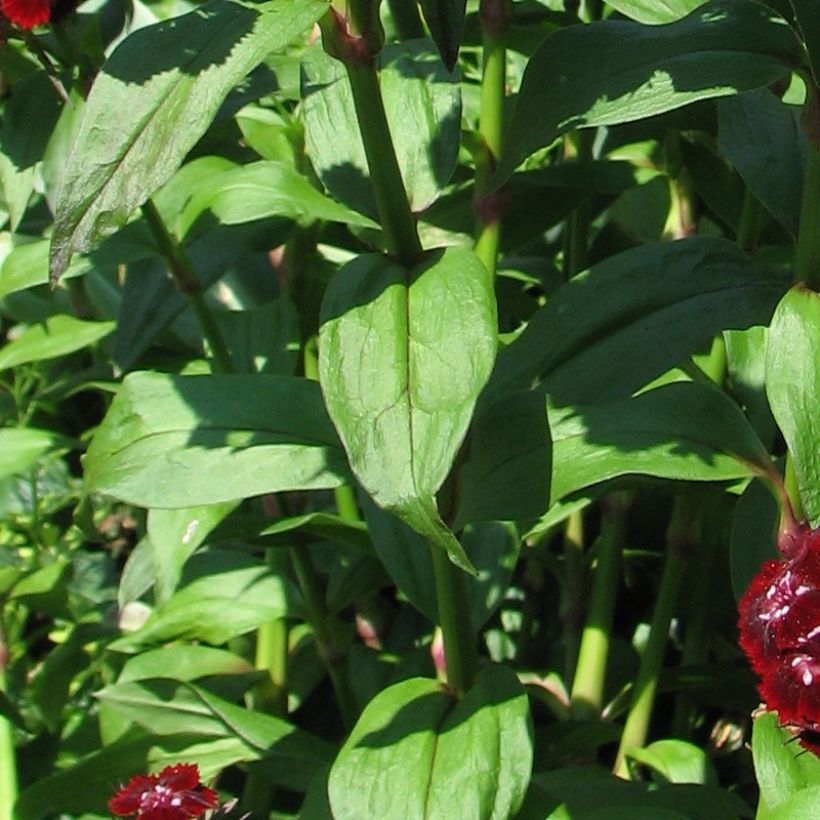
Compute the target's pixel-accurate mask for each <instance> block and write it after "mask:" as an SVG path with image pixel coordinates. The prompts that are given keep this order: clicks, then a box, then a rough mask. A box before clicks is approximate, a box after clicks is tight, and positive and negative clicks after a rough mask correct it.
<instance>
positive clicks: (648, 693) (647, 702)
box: [614, 498, 693, 779]
mask: <svg viewBox="0 0 820 820" xmlns="http://www.w3.org/2000/svg"><path fill="white" fill-rule="evenodd" d="M692 516H693V510H692V508H691V507H690V502H687V500H685V499H681V498H679V499H677V500H676V503H675V511H674V512H673V515H672V522H671V523H670V526H669V533H668V535H667V549H666V561H665V562H664V567H663V574H662V576H661V583H660V589H659V590H658V598H657V601H656V602H655V612H654V614H653V617H652V624H651V626H650V628H649V639H648V641H647V644H646V649H645V650H644V654H643V657H642V658H641V664H640V668H639V669H638V674H637V676H636V678H635V683H634V685H633V689H632V702H631V705H630V707H629V713H628V715H627V718H626V724H625V725H624V730H623V733H622V734H621V742H620V746H619V747H618V754H617V757H616V758H615V766H614V772H615V774H616V775H618V776H619V777H624V778H627V779H628V778H629V766H628V764H627V759H626V753H627V752H628V751H629V750H630V749H635V748H640V747H642V746H643V745H644V744H645V743H646V736H647V733H648V731H649V721H650V719H651V717H652V709H653V707H654V705H655V693H656V691H657V688H658V678H659V677H660V673H661V669H662V667H663V658H664V654H665V652H666V643H667V640H668V637H669V627H670V625H671V623H672V617H673V615H674V614H675V608H676V606H677V602H678V595H679V592H680V589H681V586H682V582H683V577H684V574H685V570H686V563H687V559H688V553H689V551H690V549H691V544H692V543H693V542H692V540H691V531H692Z"/></svg>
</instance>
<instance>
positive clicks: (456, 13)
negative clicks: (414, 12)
mask: <svg viewBox="0 0 820 820" xmlns="http://www.w3.org/2000/svg"><path fill="white" fill-rule="evenodd" d="M421 8H422V11H423V12H424V19H425V20H426V21H427V26H428V27H429V29H430V34H432V35H433V39H434V40H435V41H436V47H437V48H438V51H439V54H441V59H442V60H444V64H445V65H446V66H447V68H448V69H450V71H452V70H453V69H454V68H455V65H456V61H457V60H458V49H459V46H461V37H462V35H463V33H464V14H465V12H466V10H467V0H421Z"/></svg>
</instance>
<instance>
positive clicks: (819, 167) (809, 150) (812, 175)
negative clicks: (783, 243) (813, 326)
mask: <svg viewBox="0 0 820 820" xmlns="http://www.w3.org/2000/svg"><path fill="white" fill-rule="evenodd" d="M806 84H807V89H806V91H807V98H806V104H805V107H804V109H803V130H804V131H805V132H806V136H807V141H806V165H805V175H804V178H803V199H802V203H801V207H800V231H799V233H798V237H797V254H796V257H795V265H794V273H795V280H796V281H798V282H805V283H806V284H807V285H808V287H810V288H811V289H812V290H815V291H820V210H819V208H820V206H818V203H820V89H818V88H817V87H816V86H815V85H814V82H813V81H812V80H811V79H807V82H806Z"/></svg>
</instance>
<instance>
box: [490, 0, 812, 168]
mask: <svg viewBox="0 0 820 820" xmlns="http://www.w3.org/2000/svg"><path fill="white" fill-rule="evenodd" d="M693 53H697V59H693V58H692V54H693ZM800 63H801V48H800V43H799V42H798V40H797V38H796V37H795V35H794V33H793V32H792V30H791V29H790V28H789V27H788V26H787V25H786V24H785V23H784V21H783V19H782V18H781V17H779V16H778V15H777V14H775V13H774V12H773V11H772V10H771V9H769V8H766V6H764V5H763V4H759V3H748V2H743V3H738V2H736V1H735V0H712V2H709V3H706V4H705V5H703V6H701V7H700V8H698V9H696V10H695V11H694V12H693V13H692V14H690V15H689V16H688V17H686V18H684V19H683V20H680V21H679V22H676V23H670V24H669V25H667V26H644V25H641V24H639V23H632V22H623V21H615V20H606V21H603V22H597V23H591V24H589V25H586V26H569V27H567V28H563V29H560V30H559V31H557V32H555V33H554V34H552V35H550V36H549V37H547V38H546V40H544V42H543V43H542V44H541V46H539V48H538V49H537V50H536V52H535V53H534V54H533V56H532V58H531V59H530V61H529V63H528V65H527V68H526V71H525V72H524V77H523V80H522V82H521V91H520V93H519V95H518V99H517V101H516V105H515V111H514V113H513V117H512V121H511V123H510V127H509V129H508V131H507V135H508V136H507V147H506V148H505V152H504V157H503V159H502V161H501V165H500V167H499V170H498V172H497V174H496V180H497V181H498V182H499V183H500V182H501V181H503V180H504V179H506V178H507V177H508V176H509V175H510V174H511V173H512V172H513V170H515V168H516V166H517V165H518V164H519V163H520V162H521V161H522V160H523V159H525V158H526V157H528V156H529V155H530V154H532V153H533V152H534V151H536V150H538V149H539V148H542V147H543V146H547V145H550V144H551V143H552V142H553V141H554V140H555V139H556V138H557V137H559V136H560V135H561V134H563V133H565V132H566V131H569V130H571V129H574V128H580V127H591V126H596V125H614V124H615V123H621V122H630V121H632V120H638V119H643V118H644V117H651V116H654V115H655V114H661V113H663V112H664V111H670V110H672V109H674V108H680V107H681V106H683V105H688V104H689V103H692V102H695V101H696V100H703V99H709V98H711V97H723V96H727V95H729V94H735V93H737V92H738V91H748V90H750V89H752V88H760V87H761V86H764V85H767V84H768V83H771V82H773V81H774V80H777V79H779V78H780V77H783V76H784V75H786V74H788V73H789V72H790V71H791V70H792V69H793V68H795V67H797V66H799V65H800ZM545 89H550V93H545V91H544V90H545Z"/></svg>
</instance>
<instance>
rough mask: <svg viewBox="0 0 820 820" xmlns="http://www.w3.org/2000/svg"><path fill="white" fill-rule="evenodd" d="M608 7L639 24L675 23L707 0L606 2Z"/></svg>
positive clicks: (613, 0)
mask: <svg viewBox="0 0 820 820" xmlns="http://www.w3.org/2000/svg"><path fill="white" fill-rule="evenodd" d="M605 2H606V4H607V5H608V6H611V7H612V8H613V9H615V11H619V12H620V13H621V14H623V15H624V16H625V17H630V18H631V19H632V20H637V21H638V22H639V23H646V24H648V25H657V24H659V23H674V22H675V21H676V20H680V19H681V18H683V17H686V15H687V14H689V13H690V12H692V11H694V10H695V9H696V8H698V6H702V5H703V4H704V3H705V2H706V0H605Z"/></svg>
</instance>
